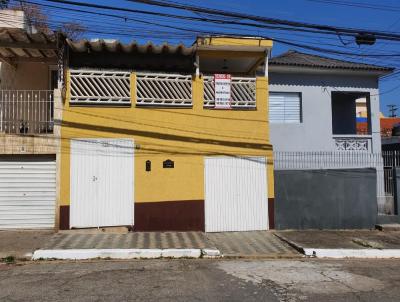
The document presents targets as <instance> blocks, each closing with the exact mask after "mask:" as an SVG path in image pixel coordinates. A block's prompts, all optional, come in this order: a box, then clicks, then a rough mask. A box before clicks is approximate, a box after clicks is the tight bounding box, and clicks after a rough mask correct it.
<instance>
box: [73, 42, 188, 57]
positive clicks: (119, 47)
mask: <svg viewBox="0 0 400 302" xmlns="http://www.w3.org/2000/svg"><path fill="white" fill-rule="evenodd" d="M67 44H68V46H69V47H70V49H71V50H72V52H76V53H84V52H91V51H93V52H111V53H113V52H123V53H141V54H175V55H182V56H192V55H193V54H194V52H195V47H193V46H191V47H186V46H185V45H183V44H178V45H170V44H168V43H164V44H161V45H155V44H153V43H151V42H148V43H146V44H139V43H137V42H136V41H133V42H131V43H121V42H120V41H118V40H111V41H108V40H102V39H96V40H90V41H89V40H80V41H72V40H69V39H67Z"/></svg>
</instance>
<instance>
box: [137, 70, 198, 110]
mask: <svg viewBox="0 0 400 302" xmlns="http://www.w3.org/2000/svg"><path fill="white" fill-rule="evenodd" d="M192 104H193V101H192V76H191V75H181V74H164V73H137V74H136V105H142V106H146V105H151V106H176V107H190V106H192Z"/></svg>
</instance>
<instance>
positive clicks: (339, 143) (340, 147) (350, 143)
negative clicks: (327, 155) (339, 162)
mask: <svg viewBox="0 0 400 302" xmlns="http://www.w3.org/2000/svg"><path fill="white" fill-rule="evenodd" d="M333 139H334V140H335V147H336V150H337V151H370V150H371V143H372V138H371V136H370V135H334V136H333Z"/></svg>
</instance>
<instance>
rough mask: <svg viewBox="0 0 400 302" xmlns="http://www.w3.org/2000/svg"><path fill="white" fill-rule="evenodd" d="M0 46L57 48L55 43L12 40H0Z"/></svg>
mask: <svg viewBox="0 0 400 302" xmlns="http://www.w3.org/2000/svg"><path fill="white" fill-rule="evenodd" d="M0 47H4V48H25V49H57V45H56V44H55V43H48V44H46V43H36V42H33V43H30V42H12V41H9V42H8V41H0Z"/></svg>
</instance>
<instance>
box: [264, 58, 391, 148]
mask: <svg viewBox="0 0 400 302" xmlns="http://www.w3.org/2000/svg"><path fill="white" fill-rule="evenodd" d="M269 71H270V74H269V81H270V97H269V106H270V107H269V114H270V123H271V128H270V129H271V142H272V145H273V146H274V151H343V150H350V151H368V152H380V150H381V138H380V131H379V129H380V124H379V117H380V110H379V87H378V83H379V77H381V76H383V75H386V74H388V73H391V72H392V71H393V69H392V68H388V67H381V66H375V65H367V64H360V63H353V62H348V61H341V60H335V59H330V58H325V57H321V56H316V55H311V54H305V53H300V52H297V51H288V52H286V53H284V54H282V55H279V56H276V57H273V58H272V59H270V62H269ZM360 99H365V101H366V107H367V112H366V113H365V116H366V117H367V121H368V133H367V135H358V134H357V128H356V125H357V110H356V107H357V100H360Z"/></svg>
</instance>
